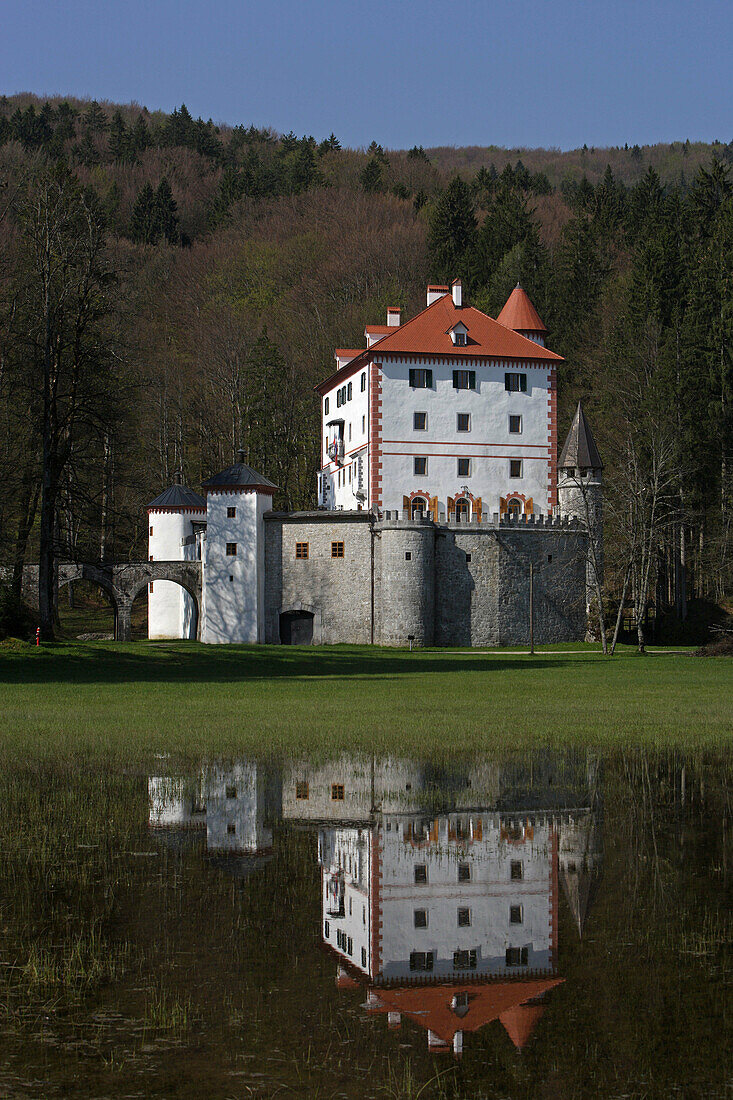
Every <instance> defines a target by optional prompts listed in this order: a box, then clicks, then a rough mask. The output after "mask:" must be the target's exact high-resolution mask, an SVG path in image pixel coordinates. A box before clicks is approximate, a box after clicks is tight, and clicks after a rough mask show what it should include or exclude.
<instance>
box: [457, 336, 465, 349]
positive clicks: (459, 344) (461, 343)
mask: <svg viewBox="0 0 733 1100" xmlns="http://www.w3.org/2000/svg"><path fill="white" fill-rule="evenodd" d="M455 335H456V346H457V347H459V348H462V347H465V344H466V334H465V332H457V333H456V334H455Z"/></svg>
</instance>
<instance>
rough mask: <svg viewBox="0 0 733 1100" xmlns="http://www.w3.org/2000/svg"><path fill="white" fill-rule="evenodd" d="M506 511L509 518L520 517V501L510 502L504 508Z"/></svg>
mask: <svg viewBox="0 0 733 1100" xmlns="http://www.w3.org/2000/svg"><path fill="white" fill-rule="evenodd" d="M506 510H507V512H508V513H509V515H510V516H521V514H522V502H521V500H517V499H516V498H514V500H510V501H509V502H508V504H507V506H506Z"/></svg>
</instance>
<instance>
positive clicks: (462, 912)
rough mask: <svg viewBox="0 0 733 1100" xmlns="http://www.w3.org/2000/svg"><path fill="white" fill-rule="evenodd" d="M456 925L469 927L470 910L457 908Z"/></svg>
mask: <svg viewBox="0 0 733 1100" xmlns="http://www.w3.org/2000/svg"><path fill="white" fill-rule="evenodd" d="M458 927H459V928H470V927H471V910H470V909H459V910H458Z"/></svg>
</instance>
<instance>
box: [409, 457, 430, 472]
mask: <svg viewBox="0 0 733 1100" xmlns="http://www.w3.org/2000/svg"><path fill="white" fill-rule="evenodd" d="M412 472H413V473H414V474H417V475H422V474H426V473H427V472H428V460H427V458H423V457H422V456H420V457H418V456H416V457H415V458H413V460H412Z"/></svg>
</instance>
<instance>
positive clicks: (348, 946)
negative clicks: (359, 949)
mask: <svg viewBox="0 0 733 1100" xmlns="http://www.w3.org/2000/svg"><path fill="white" fill-rule="evenodd" d="M346 953H347V955H353V954H354V941H353V940H352V938H351V936H349V937H348V938H347V940H346Z"/></svg>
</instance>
